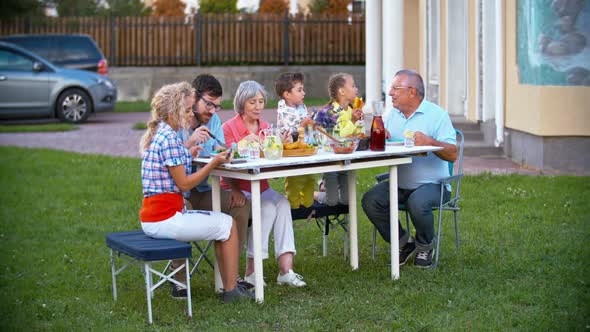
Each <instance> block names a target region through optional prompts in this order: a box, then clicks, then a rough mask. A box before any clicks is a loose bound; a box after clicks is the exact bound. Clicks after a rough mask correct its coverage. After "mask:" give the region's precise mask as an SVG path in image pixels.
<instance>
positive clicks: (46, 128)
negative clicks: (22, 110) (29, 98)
mask: <svg viewBox="0 0 590 332" xmlns="http://www.w3.org/2000/svg"><path fill="white" fill-rule="evenodd" d="M70 130H78V127H77V126H75V125H73V124H71V123H45V124H28V125H0V133H38V132H54V131H70Z"/></svg>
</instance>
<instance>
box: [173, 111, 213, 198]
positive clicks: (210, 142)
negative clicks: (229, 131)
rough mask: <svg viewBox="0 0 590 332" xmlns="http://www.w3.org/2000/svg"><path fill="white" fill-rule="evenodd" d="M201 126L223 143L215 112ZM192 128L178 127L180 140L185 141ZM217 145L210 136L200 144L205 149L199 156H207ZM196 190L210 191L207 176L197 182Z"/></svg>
mask: <svg viewBox="0 0 590 332" xmlns="http://www.w3.org/2000/svg"><path fill="white" fill-rule="evenodd" d="M203 126H205V127H207V128H208V129H209V131H210V132H211V133H212V134H213V135H215V137H217V138H218V139H219V140H220V141H221V142H223V144H225V139H224V138H223V130H222V129H221V119H219V116H218V115H217V113H215V114H213V116H212V117H211V119H210V120H209V122H208V123H207V124H204V125H203ZM193 131H194V130H185V129H180V130H179V131H178V137H180V139H181V140H182V142H183V143H184V142H186V140H187V139H188V138H189V137H190V136H191V135H192V133H193ZM217 145H219V144H218V143H217V141H216V140H214V139H213V138H210V139H209V140H207V142H205V143H203V144H201V147H203V149H205V151H201V152H200V153H199V155H200V156H208V155H210V154H211V152H213V150H214V149H215V147H216V146H217ZM196 171H197V170H196V168H195V167H194V166H193V173H194V172H196ZM195 188H196V189H197V191H198V192H202V193H203V192H207V191H211V186H210V185H209V177H206V178H205V179H203V181H201V183H199V184H198V185H197V186H196V187H195Z"/></svg>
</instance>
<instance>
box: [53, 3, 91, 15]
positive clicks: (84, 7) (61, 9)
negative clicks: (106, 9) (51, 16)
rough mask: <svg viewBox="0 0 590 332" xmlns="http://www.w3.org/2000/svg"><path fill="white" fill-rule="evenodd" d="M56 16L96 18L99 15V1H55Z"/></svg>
mask: <svg viewBox="0 0 590 332" xmlns="http://www.w3.org/2000/svg"><path fill="white" fill-rule="evenodd" d="M53 2H54V3H55V4H56V5H57V15H59V16H60V17H65V16H96V15H98V14H99V11H100V9H99V0H55V1H53Z"/></svg>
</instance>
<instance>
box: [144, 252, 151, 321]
mask: <svg viewBox="0 0 590 332" xmlns="http://www.w3.org/2000/svg"><path fill="white" fill-rule="evenodd" d="M143 271H144V273H145V295H146V298H147V306H148V321H149V322H150V324H152V294H151V285H150V274H151V272H150V264H149V263H148V262H145V263H144V264H143Z"/></svg>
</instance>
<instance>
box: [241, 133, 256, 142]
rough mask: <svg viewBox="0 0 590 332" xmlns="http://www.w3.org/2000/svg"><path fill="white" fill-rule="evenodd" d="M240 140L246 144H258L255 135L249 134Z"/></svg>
mask: <svg viewBox="0 0 590 332" xmlns="http://www.w3.org/2000/svg"><path fill="white" fill-rule="evenodd" d="M242 140H246V142H248V143H252V142H256V143H258V144H260V137H258V135H255V134H250V135H248V136H246V137H244V138H242Z"/></svg>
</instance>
